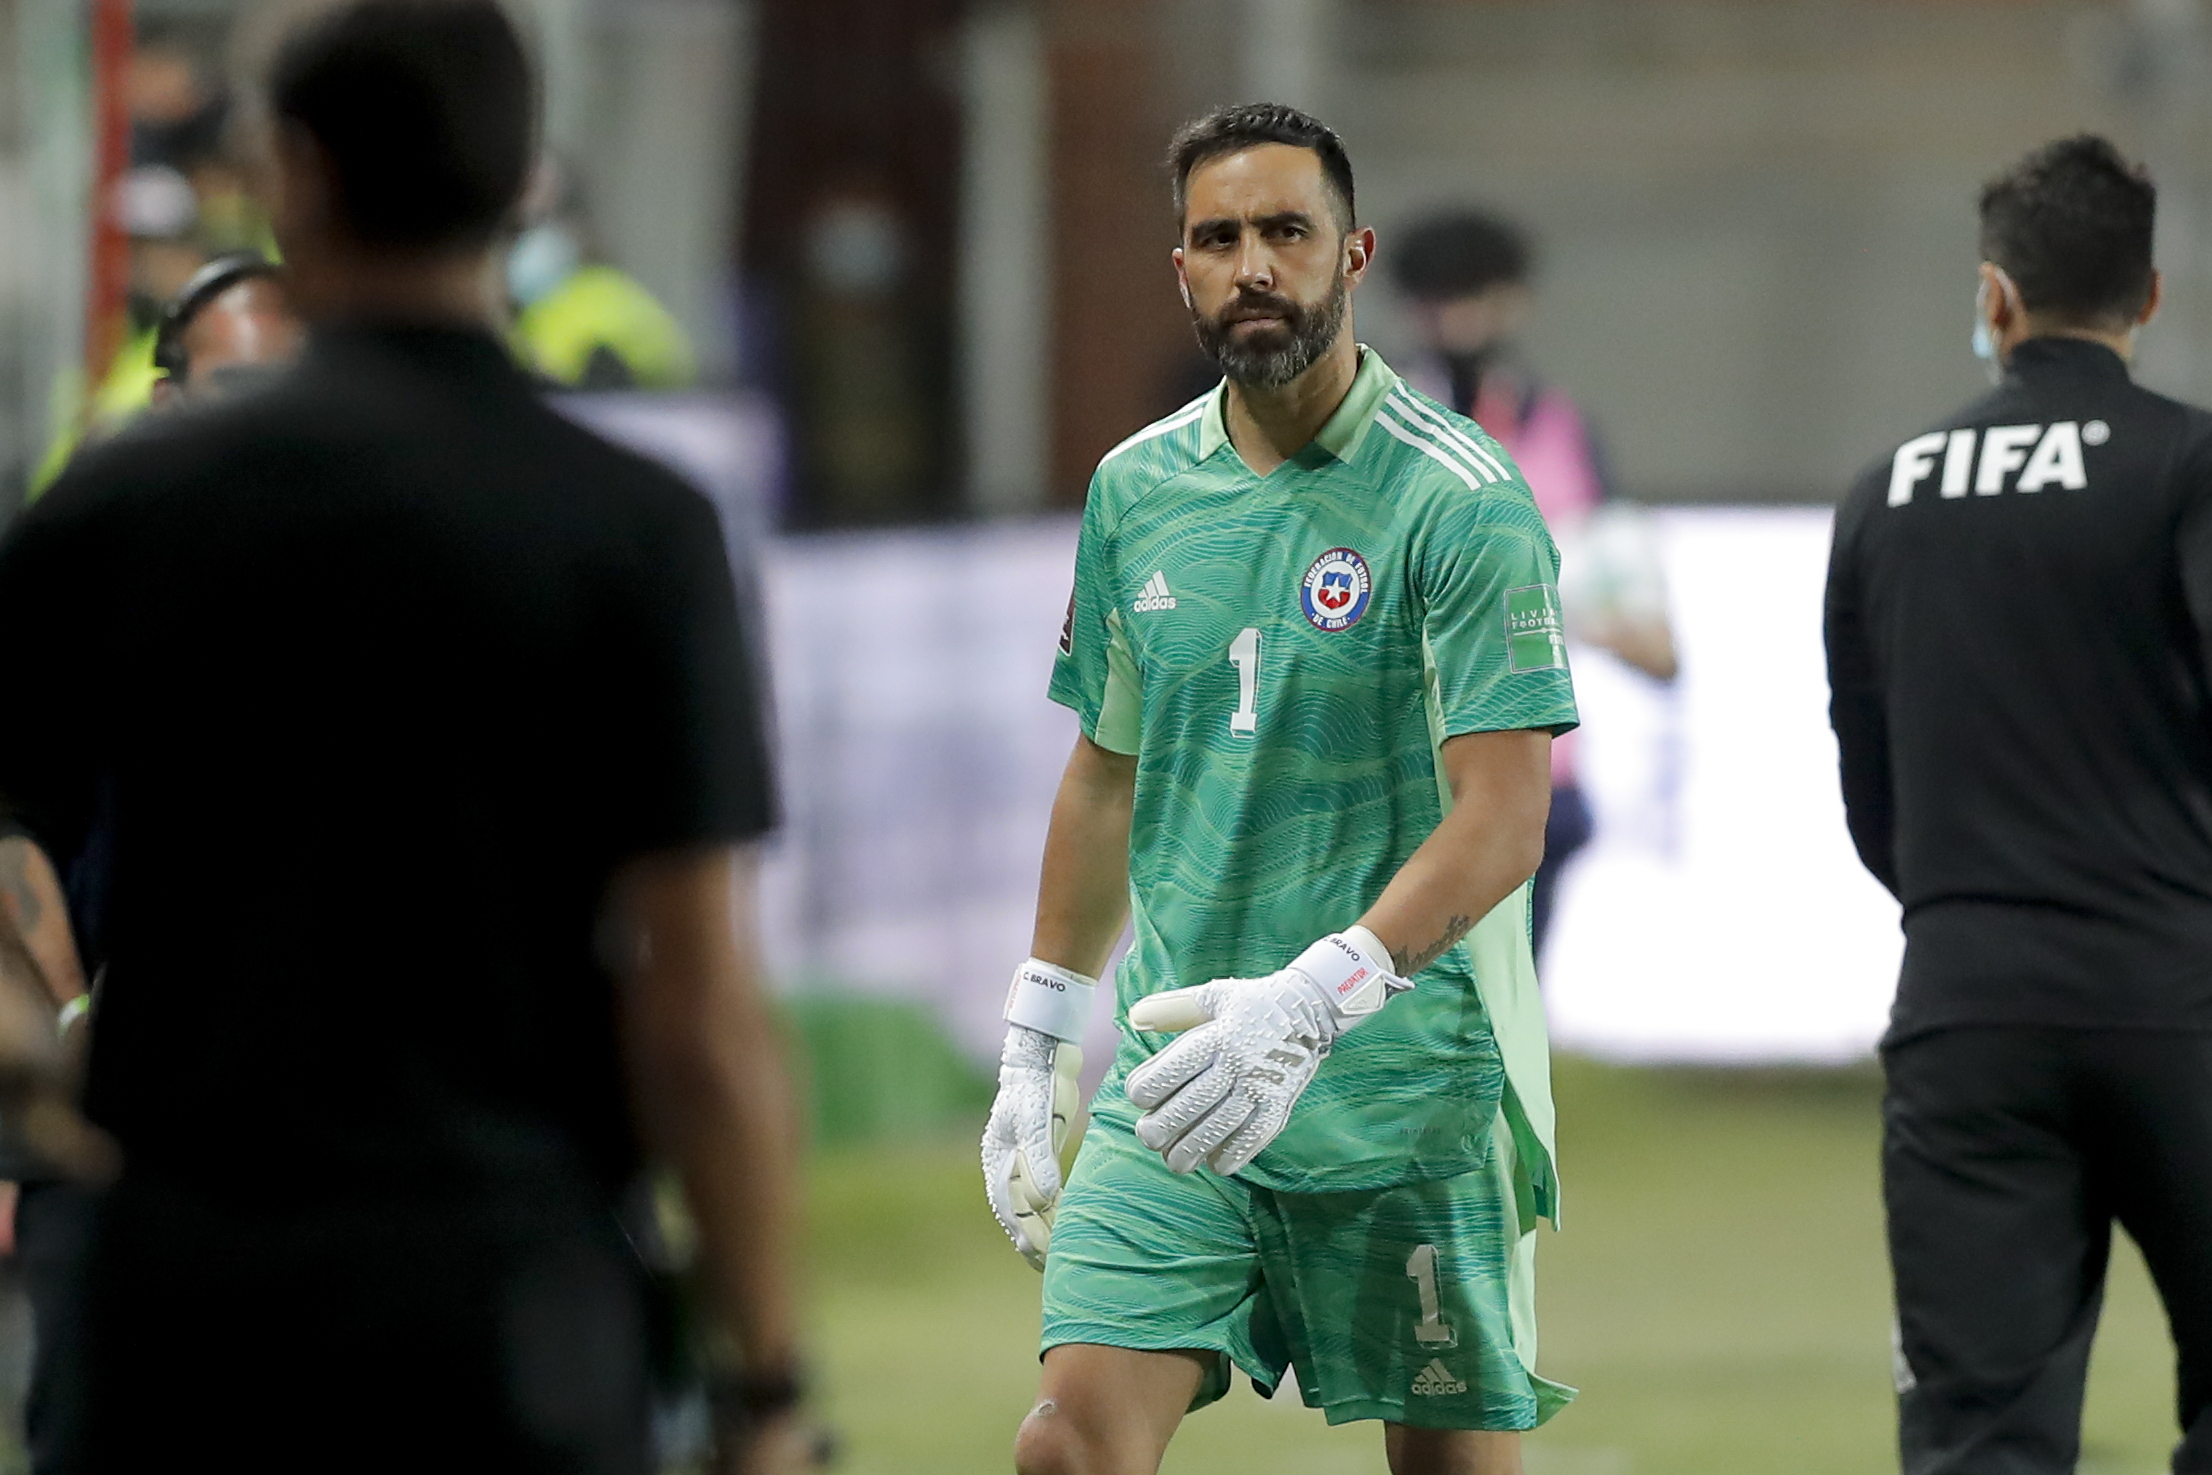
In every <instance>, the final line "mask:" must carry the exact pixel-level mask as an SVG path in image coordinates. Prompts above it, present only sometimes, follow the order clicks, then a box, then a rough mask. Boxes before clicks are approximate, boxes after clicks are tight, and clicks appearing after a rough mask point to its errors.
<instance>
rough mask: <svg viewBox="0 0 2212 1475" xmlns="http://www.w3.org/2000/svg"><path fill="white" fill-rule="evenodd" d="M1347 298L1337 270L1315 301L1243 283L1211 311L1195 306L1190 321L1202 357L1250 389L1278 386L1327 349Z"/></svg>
mask: <svg viewBox="0 0 2212 1475" xmlns="http://www.w3.org/2000/svg"><path fill="white" fill-rule="evenodd" d="M1351 298H1352V294H1351V288H1350V286H1349V285H1348V284H1347V283H1346V282H1345V280H1344V278H1343V277H1342V276H1341V275H1339V276H1337V277H1336V279H1335V281H1334V282H1333V284H1332V285H1331V286H1330V288H1329V295H1328V296H1327V297H1325V298H1324V299H1322V300H1321V301H1319V302H1293V301H1292V300H1291V299H1290V298H1288V297H1283V296H1279V295H1277V294H1275V293H1273V292H1258V291H1253V290H1251V289H1249V288H1245V289H1240V290H1239V291H1238V293H1237V295H1236V297H1235V299H1234V300H1232V301H1231V302H1230V303H1229V305H1228V306H1227V307H1224V308H1223V309H1222V310H1221V311H1220V312H1219V313H1217V314H1214V315H1213V316H1210V317H1209V316H1207V315H1206V314H1204V313H1202V312H1200V311H1199V310H1198V309H1197V308H1196V307H1193V308H1192V309H1191V327H1192V328H1193V329H1194V330H1195V331H1196V332H1197V334H1198V346H1199V347H1200V348H1201V349H1203V350H1204V351H1205V354H1206V357H1207V358H1209V359H1212V360H1213V361H1214V363H1215V364H1216V365H1217V366H1219V368H1220V369H1221V372H1222V373H1224V374H1226V375H1228V376H1229V378H1230V379H1232V380H1234V381H1235V382H1236V383H1238V384H1240V385H1243V386H1244V387H1246V388H1248V389H1280V388H1282V387H1283V386H1284V385H1285V384H1288V383H1289V382H1290V381H1291V380H1293V379H1295V378H1297V377H1298V376H1299V375H1300V374H1303V373H1304V372H1306V370H1307V369H1309V368H1311V367H1313V365H1314V363H1315V362H1316V361H1318V360H1319V359H1320V357H1321V356H1322V355H1323V354H1325V353H1327V352H1328V351H1329V348H1330V346H1331V345H1333V344H1334V343H1335V342H1336V336H1337V334H1338V333H1340V332H1342V331H1343V330H1344V311H1345V308H1346V307H1347V306H1348V305H1349V304H1350V302H1351Z"/></svg>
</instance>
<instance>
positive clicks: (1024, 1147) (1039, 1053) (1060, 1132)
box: [983, 958, 1098, 1270]
mask: <svg viewBox="0 0 2212 1475" xmlns="http://www.w3.org/2000/svg"><path fill="white" fill-rule="evenodd" d="M1097 988H1098V980H1097V979H1095V978H1086V977H1084V976H1083V975H1082V974H1080V973H1071V972H1070V971H1068V970H1067V969H1065V968H1060V967H1055V966H1054V965H1053V964H1051V963H1046V962H1041V961H1039V960H1038V959H1036V958H1031V959H1030V960H1029V961H1028V962H1026V963H1024V964H1022V965H1021V967H1019V968H1017V969H1015V970H1014V984H1013V987H1012V988H1011V989H1010V990H1009V991H1008V992H1007V995H1006V1047H1005V1049H1004V1050H1002V1051H1001V1052H1000V1054H999V1066H998V1098H997V1099H996V1100H994V1101H993V1102H992V1103H991V1119H990V1121H989V1123H988V1124H987V1125H985V1127H984V1128H983V1191H984V1193H985V1194H987V1195H988V1196H989V1198H990V1200H991V1213H992V1214H993V1215H994V1216H996V1218H997V1219H998V1223H999V1228H1001V1229H1003V1230H1005V1231H1006V1237H1007V1238H1008V1239H1010V1240H1012V1241H1013V1242H1014V1248H1015V1249H1017V1250H1019V1251H1021V1256H1022V1258H1023V1259H1024V1260H1027V1261H1028V1262H1029V1263H1030V1264H1031V1265H1033V1266H1035V1267H1036V1268H1037V1269H1039V1270H1042V1269H1044V1268H1045V1251H1046V1250H1047V1249H1048V1248H1049V1247H1050V1246H1051V1244H1052V1214H1053V1209H1054V1207H1055V1206H1056V1205H1057V1204H1058V1203H1059V1200H1060V1149H1061V1147H1062V1146H1064V1145H1065V1144H1066V1142H1067V1138H1068V1124H1069V1122H1071V1121H1073V1120H1074V1118H1075V1109H1076V1106H1077V1104H1078V1102H1079V1100H1080V1099H1081V1093H1080V1091H1079V1090H1078V1089H1077V1086H1076V1076H1077V1075H1078V1073H1080V1072H1081V1071H1082V1069H1083V1051H1082V1050H1081V1049H1080V1048H1079V1047H1078V1046H1077V1045H1076V1043H1075V1042H1076V1041H1077V1040H1079V1039H1081V1038H1082V1037H1083V1026H1084V1025H1085V1024H1086V1023H1087V1022H1088V1021H1089V1019H1090V1014H1091V995H1092V994H1093V993H1094V992H1096V991H1097Z"/></svg>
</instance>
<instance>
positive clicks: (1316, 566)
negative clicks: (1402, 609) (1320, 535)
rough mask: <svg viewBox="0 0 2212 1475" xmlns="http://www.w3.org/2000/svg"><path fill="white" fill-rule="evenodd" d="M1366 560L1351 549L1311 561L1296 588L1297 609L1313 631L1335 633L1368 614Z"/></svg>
mask: <svg viewBox="0 0 2212 1475" xmlns="http://www.w3.org/2000/svg"><path fill="white" fill-rule="evenodd" d="M1374 587H1375V585H1374V580H1373V579H1372V578H1370V577H1369V576H1368V573H1367V560H1366V559H1364V558H1362V557H1360V556H1359V554H1358V553H1356V552H1354V551H1353V550H1352V549H1350V548H1331V549H1330V550H1329V551H1328V552H1326V553H1324V554H1322V555H1321V556H1320V557H1319V558H1317V559H1315V560H1314V561H1313V566H1312V567H1311V568H1309V569H1307V570H1306V577H1305V579H1304V580H1303V581H1301V583H1300V584H1299V587H1298V607H1299V608H1300V609H1302V610H1304V611H1305V612H1306V618H1307V620H1309V621H1310V622H1312V625H1313V628H1314V629H1316V630H1324V631H1329V632H1332V633H1333V632H1335V631H1338V630H1343V629H1346V628H1348V627H1349V626H1351V625H1352V624H1353V623H1355V622H1356V621H1357V620H1358V619H1359V617H1360V616H1361V615H1364V614H1366V613H1367V598H1368V596H1369V595H1370V594H1371V593H1373V592H1374Z"/></svg>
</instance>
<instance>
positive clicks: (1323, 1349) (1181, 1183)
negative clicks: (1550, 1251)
mask: <svg viewBox="0 0 2212 1475" xmlns="http://www.w3.org/2000/svg"><path fill="white" fill-rule="evenodd" d="M1503 1156H1504V1154H1503V1153H1502V1152H1500V1151H1499V1150H1498V1149H1497V1148H1496V1146H1495V1145H1493V1147H1492V1150H1491V1152H1490V1154H1489V1157H1488V1159H1487V1160H1486V1161H1485V1163H1484V1166H1483V1167H1482V1168H1480V1169H1478V1170H1477V1171H1475V1172H1472V1173H1467V1174H1463V1175H1461V1176H1459V1177H1455V1178H1439V1179H1435V1180H1432V1181H1429V1182H1424V1183H1408V1184H1404V1185H1402V1186H1399V1187H1396V1188H1385V1189H1380V1190H1377V1191H1373V1192H1366V1193H1333V1194H1293V1193H1275V1192H1272V1191H1270V1190H1268V1189H1264V1188H1256V1187H1253V1186H1251V1185H1249V1184H1246V1183H1242V1182H1240V1181H1238V1180H1237V1179H1234V1178H1223V1177H1220V1176H1219V1175H1217V1174H1215V1173H1213V1172H1210V1171H1208V1170H1206V1169H1203V1168H1202V1169H1200V1170H1199V1171H1197V1172H1195V1173H1191V1174H1188V1175H1178V1174H1175V1173H1171V1172H1169V1171H1168V1169H1167V1165H1166V1164H1165V1163H1164V1162H1162V1161H1161V1160H1160V1156H1159V1154H1158V1153H1155V1152H1149V1151H1147V1150H1146V1149H1145V1148H1144V1146H1143V1145H1142V1144H1141V1143H1139V1142H1138V1141H1137V1140H1136V1138H1135V1137H1134V1136H1133V1135H1132V1134H1131V1133H1130V1132H1129V1130H1128V1129H1127V1128H1125V1127H1119V1126H1115V1125H1113V1124H1112V1123H1110V1122H1102V1121H1098V1120H1095V1119H1094V1120H1093V1121H1092V1123H1091V1128H1090V1132H1089V1133H1088V1135H1087V1136H1086V1137H1085V1138H1084V1141H1083V1149H1082V1152H1081V1154H1080V1155H1079V1156H1078V1157H1077V1159H1076V1163H1075V1168H1074V1171H1073V1172H1072V1173H1071V1174H1070V1175H1069V1178H1068V1185H1067V1189H1066V1191H1065V1193H1064V1194H1063V1195H1062V1197H1061V1200H1060V1206H1059V1211H1058V1212H1057V1213H1056V1214H1055V1215H1054V1216H1053V1226H1052V1252H1051V1254H1050V1255H1049V1256H1048V1257H1047V1258H1046V1261H1045V1295H1044V1350H1046V1351H1050V1350H1051V1349H1052V1348H1054V1347H1058V1346H1061V1345H1063V1344H1065V1343H1070V1342H1089V1343H1097V1344H1101V1345H1104V1346H1108V1347H1128V1348H1134V1349H1136V1350H1139V1351H1148V1352H1172V1351H1194V1352H1201V1353H1207V1352H1210V1353H1212V1354H1214V1357H1213V1365H1212V1367H1211V1369H1210V1371H1209V1372H1208V1374H1207V1376H1206V1380H1205V1382H1204V1383H1203V1384H1202V1385H1201V1386H1200V1388H1199V1391H1198V1396H1197V1397H1196V1398H1195V1399H1193V1400H1192V1402H1191V1407H1192V1408H1193V1409H1198V1408H1203V1407H1204V1406H1205V1405H1207V1404H1209V1403H1211V1402H1213V1401H1214V1400H1215V1399H1217V1398H1219V1397H1221V1396H1222V1394H1224V1393H1226V1392H1227V1391H1228V1389H1229V1379H1230V1375H1231V1368H1232V1366H1234V1367H1236V1368H1241V1369H1243V1371H1244V1372H1245V1374H1246V1375H1247V1376H1249V1377H1250V1378H1251V1379H1252V1381H1253V1382H1254V1383H1255V1384H1256V1385H1258V1387H1259V1389H1260V1391H1261V1392H1262V1393H1264V1394H1266V1395H1267V1396H1269V1397H1273V1396H1274V1392H1275V1389H1276V1387H1277V1386H1278V1385H1279V1384H1280V1383H1281V1382H1282V1381H1283V1377H1284V1375H1285V1373H1286V1372H1287V1371H1288V1370H1289V1369H1290V1368H1291V1367H1296V1368H1297V1370H1298V1392H1299V1394H1300V1396H1301V1397H1303V1398H1304V1399H1305V1401H1306V1403H1307V1405H1308V1406H1310V1407H1314V1408H1319V1409H1322V1410H1324V1411H1325V1412H1326V1413H1327V1415H1328V1419H1329V1422H1330V1423H1332V1424H1343V1423H1349V1422H1351V1421H1352V1420H1354V1419H1386V1420H1388V1421H1389V1422H1391V1423H1394V1424H1411V1425H1415V1426H1417V1427H1420V1428H1427V1429H1490V1430H1510V1429H1533V1428H1535V1427H1536V1426H1537V1425H1538V1424H1541V1423H1543V1422H1544V1421H1545V1420H1546V1419H1548V1418H1550V1417H1551V1416H1552V1415H1553V1414H1554V1413H1557V1412H1558V1411H1559V1410H1560V1409H1561V1408H1562V1407H1564V1406H1565V1405H1566V1403H1567V1401H1568V1400H1569V1399H1571V1398H1573V1397H1574V1390H1573V1389H1572V1388H1567V1387H1564V1386H1562V1385H1560V1384H1558V1383H1553V1382H1549V1381H1547V1380H1546V1379H1543V1378H1539V1377H1537V1376H1536V1374H1535V1372H1534V1370H1533V1368H1532V1367H1531V1366H1530V1365H1529V1364H1528V1362H1524V1360H1523V1353H1524V1352H1525V1354H1526V1357H1527V1358H1528V1359H1529V1360H1530V1361H1533V1359H1534V1356H1535V1349H1534V1347H1533V1345H1532V1344H1533V1342H1534V1334H1533V1329H1534V1326H1535V1320H1534V1316H1533V1311H1532V1308H1530V1307H1529V1306H1528V1305H1526V1302H1527V1301H1528V1299H1529V1298H1530V1297H1532V1296H1533V1292H1534V1282H1533V1276H1532V1275H1531V1274H1530V1273H1528V1272H1529V1266H1528V1262H1527V1261H1526V1259H1525V1257H1526V1256H1527V1255H1528V1254H1529V1253H1530V1252H1531V1251H1532V1249H1533V1245H1531V1244H1523V1243H1521V1240H1520V1236H1519V1235H1518V1233H1517V1225H1516V1224H1515V1220H1514V1212H1513V1195H1512V1190H1511V1186H1510V1184H1509V1183H1508V1181H1507V1180H1506V1177H1505V1173H1504V1170H1503V1167H1502V1164H1501V1161H1500V1160H1501V1159H1502V1158H1503ZM1517 1260H1519V1261H1520V1263H1519V1265H1518V1266H1517V1265H1516V1261H1517ZM1516 1269H1518V1270H1519V1272H1520V1273H1518V1274H1517V1273H1515V1272H1516ZM1517 1299H1518V1300H1520V1301H1521V1302H1522V1303H1523V1304H1522V1305H1521V1306H1520V1307H1519V1308H1518V1309H1519V1310H1520V1311H1521V1313H1522V1317H1521V1325H1522V1326H1523V1327H1524V1329H1525V1330H1524V1337H1523V1342H1524V1346H1523V1347H1522V1348H1521V1349H1519V1350H1517V1349H1516V1346H1515V1340H1514V1325H1515V1316H1514V1313H1515V1310H1516V1306H1515V1301H1516V1300H1517Z"/></svg>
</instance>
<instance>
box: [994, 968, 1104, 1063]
mask: <svg viewBox="0 0 2212 1475" xmlns="http://www.w3.org/2000/svg"><path fill="white" fill-rule="evenodd" d="M1097 991H1098V980H1097V979H1095V978H1085V977H1084V976H1083V975H1082V974H1080V973H1074V972H1070V971H1069V970H1068V969H1066V968H1062V967H1060V966H1059V965H1057V964H1054V963H1047V962H1045V961H1043V960H1042V959H1040V958H1031V959H1030V960H1029V961H1027V962H1026V963H1023V964H1022V965H1021V966H1020V967H1019V968H1016V969H1015V970H1014V982H1013V986H1012V987H1011V988H1009V989H1008V990H1007V991H1006V1022H1007V1023H1008V1024H1018V1025H1020V1026H1022V1027H1023V1028H1024V1029H1033V1030H1037V1031H1038V1032H1040V1033H1042V1034H1048V1035H1051V1036H1052V1037H1053V1038H1054V1039H1056V1040H1064V1041H1066V1042H1068V1043H1069V1044H1073V1043H1075V1042H1076V1041H1078V1040H1081V1039H1082V1038H1083V1030H1084V1027H1085V1026H1086V1025H1088V1024H1089V1023H1090V1020H1091V996H1092V995H1093V994H1094V993H1096V992H1097Z"/></svg>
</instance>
